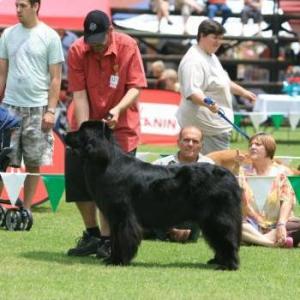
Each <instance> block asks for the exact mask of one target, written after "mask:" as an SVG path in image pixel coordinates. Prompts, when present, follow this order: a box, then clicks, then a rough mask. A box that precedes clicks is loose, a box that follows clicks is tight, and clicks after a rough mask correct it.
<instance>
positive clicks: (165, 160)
mask: <svg viewBox="0 0 300 300" xmlns="http://www.w3.org/2000/svg"><path fill="white" fill-rule="evenodd" d="M197 162H198V163H210V164H215V162H214V161H213V160H212V159H211V158H209V157H206V156H204V155H202V154H200V153H199V156H198V160H197ZM152 163H153V164H154V165H160V166H168V165H173V164H180V163H181V162H180V161H179V159H178V153H176V154H172V155H168V156H165V157H162V158H159V159H157V160H155V161H154V162H152Z"/></svg>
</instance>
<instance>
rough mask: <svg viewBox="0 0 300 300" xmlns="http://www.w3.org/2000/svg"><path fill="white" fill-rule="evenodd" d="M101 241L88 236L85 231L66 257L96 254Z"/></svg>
mask: <svg viewBox="0 0 300 300" xmlns="http://www.w3.org/2000/svg"><path fill="white" fill-rule="evenodd" d="M100 241H101V239H100V238H97V237H94V236H91V235H89V234H88V233H87V232H86V231H84V232H83V235H82V237H81V238H80V239H79V240H78V242H77V245H76V247H75V248H71V249H69V250H68V252H67V255H68V256H88V255H92V254H96V253H97V248H98V245H99V243H100Z"/></svg>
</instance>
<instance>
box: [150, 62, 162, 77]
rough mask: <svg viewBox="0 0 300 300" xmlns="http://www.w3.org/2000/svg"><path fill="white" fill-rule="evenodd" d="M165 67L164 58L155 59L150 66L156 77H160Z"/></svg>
mask: <svg viewBox="0 0 300 300" xmlns="http://www.w3.org/2000/svg"><path fill="white" fill-rule="evenodd" d="M165 68H166V67H165V64H164V62H163V61H162V60H156V61H154V62H153V63H152V64H151V67H150V69H151V74H152V76H153V77H154V78H156V79H159V78H160V77H161V75H162V73H163V71H164V70H165Z"/></svg>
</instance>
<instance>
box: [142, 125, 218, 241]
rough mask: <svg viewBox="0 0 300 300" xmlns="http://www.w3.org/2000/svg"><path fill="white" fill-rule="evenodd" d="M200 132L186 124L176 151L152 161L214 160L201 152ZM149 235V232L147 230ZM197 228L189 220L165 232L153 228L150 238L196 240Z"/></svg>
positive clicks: (203, 161) (196, 161) (178, 162)
mask: <svg viewBox="0 0 300 300" xmlns="http://www.w3.org/2000/svg"><path fill="white" fill-rule="evenodd" d="M202 143H203V142H202V132H201V130H200V129H199V128H197V127H194V126H188V127H185V128H182V129H181V130H180V132H179V135H178V139H177V146H178V149H179V150H178V152H177V153H176V154H172V155H169V156H166V157H163V158H160V159H158V160H156V161H154V162H153V164H155V165H161V166H168V165H173V164H190V163H211V164H214V161H213V160H212V159H210V158H208V157H205V156H204V155H202V154H201V148H202ZM148 235H149V232H148ZM198 235H199V228H198V226H196V225H195V224H192V223H190V222H188V223H184V224H180V225H178V226H176V227H173V228H169V229H168V230H167V231H166V232H164V231H162V230H154V232H152V238H158V239H169V240H171V241H176V242H186V241H189V240H190V241H196V240H197V238H198Z"/></svg>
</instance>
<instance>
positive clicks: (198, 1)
mask: <svg viewBox="0 0 300 300" xmlns="http://www.w3.org/2000/svg"><path fill="white" fill-rule="evenodd" d="M204 6H205V5H204V1H202V0H175V9H178V10H180V11H181V15H182V17H183V26H184V30H183V32H184V34H187V33H188V31H187V22H188V19H189V17H190V15H191V13H192V12H194V11H195V12H197V13H198V14H201V13H202V12H203V10H204Z"/></svg>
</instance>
